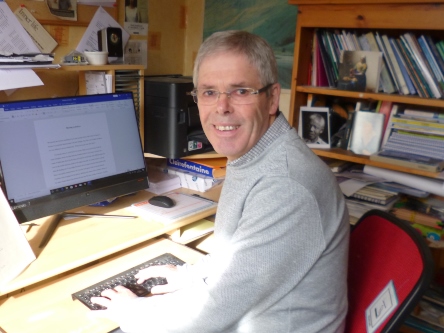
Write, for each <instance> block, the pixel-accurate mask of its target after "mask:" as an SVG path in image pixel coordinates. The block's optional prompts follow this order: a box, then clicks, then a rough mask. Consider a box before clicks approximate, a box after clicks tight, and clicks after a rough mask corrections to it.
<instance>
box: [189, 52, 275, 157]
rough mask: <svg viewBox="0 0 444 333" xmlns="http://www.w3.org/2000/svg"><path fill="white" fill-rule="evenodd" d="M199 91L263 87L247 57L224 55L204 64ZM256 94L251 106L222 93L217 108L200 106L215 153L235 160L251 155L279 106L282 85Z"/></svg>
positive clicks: (203, 122) (202, 65)
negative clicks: (234, 102)
mask: <svg viewBox="0 0 444 333" xmlns="http://www.w3.org/2000/svg"><path fill="white" fill-rule="evenodd" d="M197 79H198V80H197V82H198V86H197V89H198V90H200V89H215V90H218V91H220V92H226V91H231V90H233V89H235V88H253V89H260V88H262V86H261V82H260V80H259V74H258V72H257V70H256V68H254V67H253V66H252V65H251V64H250V63H249V62H248V60H247V58H246V57H245V56H244V55H237V54H232V53H229V52H220V53H217V54H215V55H212V56H209V57H207V58H206V59H204V61H203V62H202V64H201V66H200V69H199V74H198V78H197ZM268 92H269V93H270V94H271V96H267V93H266V92H263V93H260V94H258V95H254V98H253V101H254V102H252V103H251V104H243V105H235V104H232V103H231V101H230V98H229V97H228V96H227V95H226V94H221V95H220V96H219V99H218V101H217V102H216V103H215V104H214V105H199V103H198V107H199V115H200V120H201V122H202V127H203V130H204V132H205V134H206V136H207V138H208V140H210V142H211V144H212V145H213V148H214V150H216V151H217V152H218V153H219V154H222V155H224V156H226V157H227V158H228V160H230V161H233V160H235V159H237V158H239V157H241V156H242V155H244V154H245V153H247V152H248V151H249V150H250V149H251V148H252V147H253V146H254V145H255V144H256V143H257V142H258V141H259V139H260V138H261V137H262V135H264V133H265V132H266V131H267V129H268V128H269V126H270V125H271V122H272V120H273V119H274V117H272V115H275V113H276V111H277V109H278V106H279V94H280V86H279V84H274V85H273V86H272V87H271V88H269V90H268Z"/></svg>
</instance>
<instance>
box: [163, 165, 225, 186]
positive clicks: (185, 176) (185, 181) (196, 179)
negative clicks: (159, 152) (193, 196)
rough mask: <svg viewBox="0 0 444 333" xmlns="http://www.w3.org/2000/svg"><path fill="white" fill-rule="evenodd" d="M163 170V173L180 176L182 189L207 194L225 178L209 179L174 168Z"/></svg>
mask: <svg viewBox="0 0 444 333" xmlns="http://www.w3.org/2000/svg"><path fill="white" fill-rule="evenodd" d="M162 170H163V172H167V173H169V174H172V175H176V176H178V177H179V179H180V186H181V187H183V188H188V189H190V190H194V191H198V192H206V191H208V190H209V189H211V188H213V187H214V186H216V185H218V184H221V183H222V182H223V178H213V177H207V176H204V175H202V174H198V173H195V172H191V171H186V170H183V169H178V168H174V167H165V168H163V169H162Z"/></svg>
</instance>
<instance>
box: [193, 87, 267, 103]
mask: <svg viewBox="0 0 444 333" xmlns="http://www.w3.org/2000/svg"><path fill="white" fill-rule="evenodd" d="M273 85H274V83H269V84H267V85H266V86H264V87H262V88H260V89H257V90H255V89H254V88H249V87H239V88H234V89H233V90H231V91H222V92H221V91H219V90H215V89H208V90H212V91H214V92H217V98H216V102H215V103H217V101H218V100H219V97H220V95H221V94H225V95H227V98H231V93H232V92H233V91H235V90H239V89H252V90H253V91H250V95H259V94H260V93H262V92H264V91H267V90H268V89H269V88H271V87H272V86H273ZM197 90H198V89H197V88H194V89H193V90H191V91H190V92H187V95H191V96H193V101H194V103H196V104H197V103H198V102H197V101H198V97H197ZM209 105H211V104H209Z"/></svg>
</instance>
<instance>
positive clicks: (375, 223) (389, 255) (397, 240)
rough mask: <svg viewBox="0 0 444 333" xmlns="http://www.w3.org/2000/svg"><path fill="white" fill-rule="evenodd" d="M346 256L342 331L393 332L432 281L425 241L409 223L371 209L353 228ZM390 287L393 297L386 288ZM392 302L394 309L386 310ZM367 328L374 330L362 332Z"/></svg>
mask: <svg viewBox="0 0 444 333" xmlns="http://www.w3.org/2000/svg"><path fill="white" fill-rule="evenodd" d="M349 251H350V252H349V265H348V299H349V310H348V313H347V320H346V330H345V332H346V333H367V332H368V333H373V332H375V333H381V332H384V333H388V332H397V331H398V328H399V327H400V326H401V325H402V323H403V321H404V320H405V318H406V316H408V315H409V314H410V312H411V311H412V310H413V308H414V307H415V305H416V304H417V303H418V301H419V300H420V298H421V296H422V295H423V293H424V292H425V290H426V289H427V288H428V287H429V285H430V282H431V280H432V277H433V268H434V262H433V258H432V255H431V252H430V249H429V247H428V245H427V243H426V241H425V239H424V238H423V236H422V235H421V234H420V233H419V232H418V231H417V230H415V229H414V228H413V227H412V226H411V225H410V224H409V223H408V222H406V221H402V220H399V219H398V218H396V217H395V216H393V215H391V214H389V213H386V212H383V211H380V210H371V211H369V212H367V213H366V214H364V215H363V216H362V217H361V218H360V219H359V221H358V222H357V223H356V224H355V225H354V226H353V227H352V231H351V234H350V250H349ZM390 282H392V283H393V284H392V286H393V287H394V288H393V289H394V293H395V294H396V298H393V296H394V295H392V293H391V292H393V289H390V288H388V289H387V286H390ZM396 299H397V302H396ZM374 302H375V303H374ZM391 302H395V304H396V303H397V305H396V307H394V308H392V309H391V310H390V303H391ZM372 304H373V305H372ZM370 305H372V306H371V307H370ZM366 310H369V311H370V312H367V313H366ZM385 316H387V317H385ZM378 320H379V321H380V322H381V323H380V324H379V325H378V324H375V323H378ZM367 325H370V327H373V328H372V329H369V330H367ZM375 326H376V327H375Z"/></svg>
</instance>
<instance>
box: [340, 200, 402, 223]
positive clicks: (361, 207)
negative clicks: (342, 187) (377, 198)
mask: <svg viewBox="0 0 444 333" xmlns="http://www.w3.org/2000/svg"><path fill="white" fill-rule="evenodd" d="M395 201H396V200H393V201H391V202H389V203H388V204H386V205H381V204H377V203H372V202H368V201H364V200H359V199H354V198H345V204H346V205H347V209H348V212H349V214H350V216H354V217H357V218H360V217H361V216H362V215H364V214H365V213H366V212H368V211H370V210H372V209H379V210H382V211H385V212H388V211H389V210H390V209H392V207H393V205H394V203H395Z"/></svg>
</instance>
